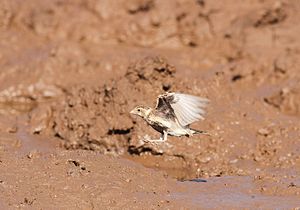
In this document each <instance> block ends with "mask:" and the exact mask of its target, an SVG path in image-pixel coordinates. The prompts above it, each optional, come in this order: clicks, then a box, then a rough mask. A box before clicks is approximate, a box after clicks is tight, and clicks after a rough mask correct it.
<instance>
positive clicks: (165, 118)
mask: <svg viewBox="0 0 300 210" xmlns="http://www.w3.org/2000/svg"><path fill="white" fill-rule="evenodd" d="M208 102H209V100H208V99H205V98H200V97H196V96H192V95H188V94H182V93H165V94H162V95H159V96H158V98H157V102H156V107H155V108H154V109H153V108H150V107H147V106H137V107H135V108H134V109H133V110H132V111H131V112H130V113H131V114H135V115H138V116H140V117H142V118H143V119H144V120H145V121H146V122H147V123H148V124H149V125H150V126H152V127H153V128H154V129H155V130H156V131H158V132H160V133H161V137H160V139H158V140H148V141H151V142H154V141H155V142H163V141H166V140H167V136H168V135H171V136H192V135H193V134H197V133H205V132H204V131H196V130H194V129H191V128H189V125H190V124H191V123H193V122H195V121H197V120H200V119H204V113H205V112H204V109H203V108H204V107H205V106H206V105H207V104H208Z"/></svg>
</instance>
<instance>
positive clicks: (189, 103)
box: [156, 93, 209, 126]
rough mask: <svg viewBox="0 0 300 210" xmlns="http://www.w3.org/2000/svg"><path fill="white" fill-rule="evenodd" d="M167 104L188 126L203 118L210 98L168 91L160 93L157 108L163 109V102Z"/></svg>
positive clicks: (181, 123) (180, 121)
mask: <svg viewBox="0 0 300 210" xmlns="http://www.w3.org/2000/svg"><path fill="white" fill-rule="evenodd" d="M162 101H163V102H164V103H165V105H166V104H167V105H168V107H169V109H172V110H170V111H171V112H172V113H174V115H175V117H176V118H177V120H178V122H179V124H180V125H182V126H187V125H189V124H191V123H193V122H195V121H197V120H203V119H204V114H205V110H204V108H205V107H206V105H207V104H208V102H209V100H208V99H206V98H200V97H197V96H192V95H188V94H182V93H166V94H163V95H160V96H159V97H158V100H157V104H156V109H157V110H160V109H162V104H163V103H161V102H162Z"/></svg>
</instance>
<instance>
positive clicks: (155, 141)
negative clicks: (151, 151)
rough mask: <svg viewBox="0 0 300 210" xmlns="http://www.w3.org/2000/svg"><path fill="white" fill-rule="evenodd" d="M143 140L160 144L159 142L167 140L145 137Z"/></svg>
mask: <svg viewBox="0 0 300 210" xmlns="http://www.w3.org/2000/svg"><path fill="white" fill-rule="evenodd" d="M143 141H144V142H145V143H151V144H159V143H163V142H165V141H166V140H164V139H144V140H143Z"/></svg>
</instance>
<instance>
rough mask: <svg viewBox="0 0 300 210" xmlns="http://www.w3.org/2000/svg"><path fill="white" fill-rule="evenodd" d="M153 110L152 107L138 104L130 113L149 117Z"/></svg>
mask: <svg viewBox="0 0 300 210" xmlns="http://www.w3.org/2000/svg"><path fill="white" fill-rule="evenodd" d="M150 112H151V108H150V107H146V106H137V107H135V108H134V109H133V110H131V111H130V114H134V115H138V116H140V117H142V118H145V117H147V116H148V115H149V114H150Z"/></svg>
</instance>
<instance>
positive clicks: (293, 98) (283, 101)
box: [265, 87, 300, 117]
mask: <svg viewBox="0 0 300 210" xmlns="http://www.w3.org/2000/svg"><path fill="white" fill-rule="evenodd" d="M265 102H266V103H267V104H269V105H271V106H273V107H275V108H277V109H279V110H280V111H281V112H283V113H285V114H288V115H294V116H298V117H300V88H299V87H294V88H292V89H290V88H283V89H282V90H280V91H279V92H278V93H276V94H274V95H272V96H270V97H267V98H265Z"/></svg>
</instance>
